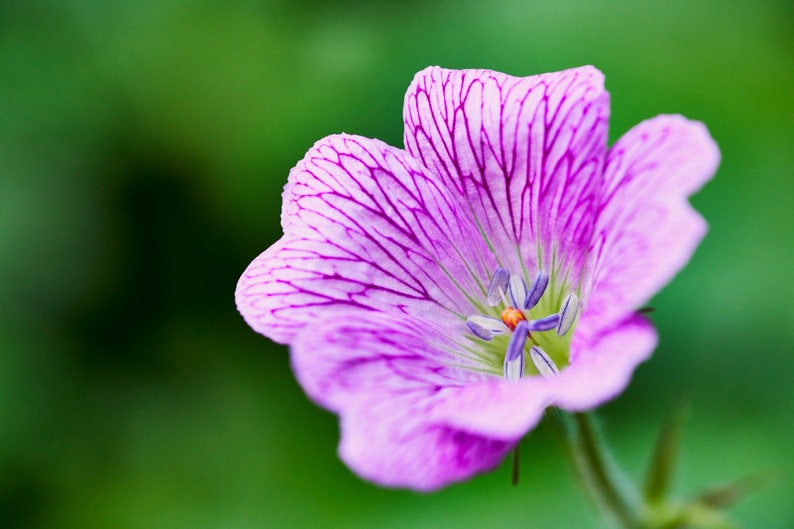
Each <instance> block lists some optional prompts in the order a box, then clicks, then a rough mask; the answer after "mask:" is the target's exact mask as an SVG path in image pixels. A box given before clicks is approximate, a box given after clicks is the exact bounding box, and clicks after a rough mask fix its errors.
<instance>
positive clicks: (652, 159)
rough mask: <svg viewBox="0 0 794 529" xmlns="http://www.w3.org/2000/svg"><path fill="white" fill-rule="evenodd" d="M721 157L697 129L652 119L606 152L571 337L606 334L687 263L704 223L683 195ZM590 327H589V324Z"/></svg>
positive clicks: (688, 124) (701, 181) (702, 179)
mask: <svg viewBox="0 0 794 529" xmlns="http://www.w3.org/2000/svg"><path fill="white" fill-rule="evenodd" d="M719 159H720V154H719V150H718V149H717V146H716V144H715V143H714V140H712V139H711V137H710V136H709V133H708V131H707V130H706V127H705V126H703V124H702V123H698V122H694V121H688V120H686V119H685V118H683V117H681V116H657V117H655V118H653V119H650V120H648V121H645V122H643V123H640V124H639V125H637V126H636V127H634V128H633V129H631V130H630V131H629V132H627V133H626V134H625V135H624V136H623V137H622V138H620V139H619V140H618V141H617V143H615V145H613V146H612V148H611V149H610V150H609V154H608V159H607V165H606V168H605V175H604V178H605V182H606V188H605V189H604V193H603V198H602V201H601V206H600V209H601V213H600V215H599V218H598V225H597V229H596V233H595V240H594V243H593V251H592V252H591V259H592V266H591V267H590V268H591V269H592V270H594V273H593V276H592V278H591V279H590V281H586V282H585V283H584V284H585V286H587V285H592V291H591V292H590V293H588V292H584V293H583V294H584V296H583V297H584V298H585V299H587V312H588V313H593V314H598V318H593V319H589V320H588V325H586V326H581V325H578V326H577V333H578V332H579V331H580V329H581V330H582V332H588V333H590V332H592V333H595V334H597V333H598V332H599V330H600V329H604V328H609V327H610V326H611V325H613V324H614V323H615V322H617V321H619V320H620V319H622V318H624V317H625V316H626V315H627V314H628V313H630V312H633V311H634V310H636V309H637V308H638V307H641V306H642V305H643V304H644V303H646V302H647V301H648V300H649V299H650V298H651V297H652V296H653V294H654V293H656V291H657V290H659V289H660V288H661V287H662V286H663V285H664V284H666V283H667V282H668V281H670V279H671V278H672V277H673V276H674V275H675V274H676V273H677V272H678V270H680V269H681V268H682V267H683V266H684V264H686V262H687V261H688V260H689V258H690V256H691V255H692V253H693V252H694V250H695V248H696V247H697V245H698V243H699V242H700V240H701V238H702V237H703V235H704V234H705V232H706V224H705V222H704V221H703V219H702V218H701V217H700V215H698V214H697V213H696V212H695V211H694V210H693V209H692V208H691V207H690V205H689V204H688V202H687V197H688V196H689V195H690V194H692V193H693V192H695V191H696V190H697V189H698V188H699V187H700V186H702V185H703V184H704V183H705V182H706V181H708V180H709V179H710V178H711V177H712V175H713V174H714V172H715V171H716V169H717V166H718V165H719ZM590 324H592V325H594V326H595V327H594V328H592V329H589V328H588V327H589V325H590Z"/></svg>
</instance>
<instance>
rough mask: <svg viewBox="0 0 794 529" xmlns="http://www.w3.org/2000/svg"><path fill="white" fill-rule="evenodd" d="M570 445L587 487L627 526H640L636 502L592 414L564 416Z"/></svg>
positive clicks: (619, 523) (621, 525)
mask: <svg viewBox="0 0 794 529" xmlns="http://www.w3.org/2000/svg"><path fill="white" fill-rule="evenodd" d="M562 417H563V423H564V425H565V431H566V436H565V437H566V439H567V441H568V448H569V450H570V452H571V456H572V459H573V462H574V465H575V466H576V470H577V472H578V474H579V477H580V478H581V481H582V484H583V485H584V488H585V490H586V491H587V492H588V493H589V494H590V496H591V497H592V499H593V500H594V501H595V502H596V504H598V505H599V506H601V507H602V508H603V509H604V510H605V511H606V513H608V514H609V515H610V517H611V518H613V519H614V520H615V521H616V522H617V523H618V525H619V526H620V527H622V528H624V529H635V528H637V527H638V526H639V524H638V521H637V512H636V508H635V506H634V502H632V501H630V500H629V498H628V497H627V495H626V493H625V492H624V490H623V487H622V486H621V482H622V481H623V480H622V478H621V476H620V473H619V472H618V471H617V469H616V468H615V465H614V463H613V461H612V458H611V457H610V455H609V452H608V450H607V448H606V446H605V445H604V442H603V440H602V439H601V436H600V435H599V433H598V429H597V427H596V425H595V421H594V418H593V417H592V415H590V414H587V413H575V414H571V415H567V414H566V415H563V416H562Z"/></svg>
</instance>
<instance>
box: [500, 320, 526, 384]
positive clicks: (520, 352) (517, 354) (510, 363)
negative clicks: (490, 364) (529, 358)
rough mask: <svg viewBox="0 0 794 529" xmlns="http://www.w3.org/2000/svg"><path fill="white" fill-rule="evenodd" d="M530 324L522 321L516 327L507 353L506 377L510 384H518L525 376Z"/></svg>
mask: <svg viewBox="0 0 794 529" xmlns="http://www.w3.org/2000/svg"><path fill="white" fill-rule="evenodd" d="M528 334H529V324H528V323H527V322H526V321H522V322H521V323H519V324H518V326H516V330H515V332H514V333H513V336H511V337H510V343H509V344H507V352H506V353H505V363H504V375H505V379H507V381H508V382H511V383H512V382H518V381H519V380H521V377H522V376H524V344H526V343H527V335H528Z"/></svg>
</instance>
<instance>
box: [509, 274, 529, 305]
mask: <svg viewBox="0 0 794 529" xmlns="http://www.w3.org/2000/svg"><path fill="white" fill-rule="evenodd" d="M508 287H509V290H510V302H511V304H512V306H513V307H523V306H524V303H526V302H527V284H526V283H525V282H524V278H523V277H521V276H517V275H512V276H510V283H509V285H508Z"/></svg>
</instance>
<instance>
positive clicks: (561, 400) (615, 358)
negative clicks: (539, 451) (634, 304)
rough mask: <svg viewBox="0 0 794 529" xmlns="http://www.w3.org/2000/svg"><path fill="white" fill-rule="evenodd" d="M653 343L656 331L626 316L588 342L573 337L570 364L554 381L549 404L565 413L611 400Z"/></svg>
mask: <svg viewBox="0 0 794 529" xmlns="http://www.w3.org/2000/svg"><path fill="white" fill-rule="evenodd" d="M583 319H584V318H583ZM580 324H581V323H580ZM656 343H657V335H656V330H655V329H654V328H653V326H652V325H651V324H650V323H648V321H647V320H646V319H645V318H643V317H642V316H638V315H631V316H629V317H628V318H627V319H626V320H623V321H621V322H620V323H618V324H616V325H615V326H613V327H612V328H611V329H608V330H604V331H602V332H601V334H599V335H598V336H597V337H595V338H594V339H593V340H592V341H589V342H588V341H586V340H585V339H583V338H582V335H580V334H577V335H574V338H573V341H572V343H571V356H572V358H573V360H572V362H571V365H569V366H568V367H567V368H565V370H564V371H562V373H561V374H560V375H559V376H558V377H557V378H555V379H554V380H553V382H554V384H552V385H551V387H550V390H549V392H550V401H551V403H553V404H554V405H555V406H558V407H560V408H563V409H565V410H568V411H584V410H589V409H592V408H595V407H596V406H600V405H601V404H603V403H604V402H606V401H608V400H610V399H613V398H614V397H616V396H618V395H619V394H620V393H621V392H622V391H623V390H624V389H625V388H626V386H628V384H629V381H630V380H631V375H632V374H633V373H634V370H635V369H636V367H637V366H638V365H639V364H640V363H642V362H644V361H645V360H647V359H648V358H649V357H650V356H651V353H653V350H654V348H655V347H656Z"/></svg>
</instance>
